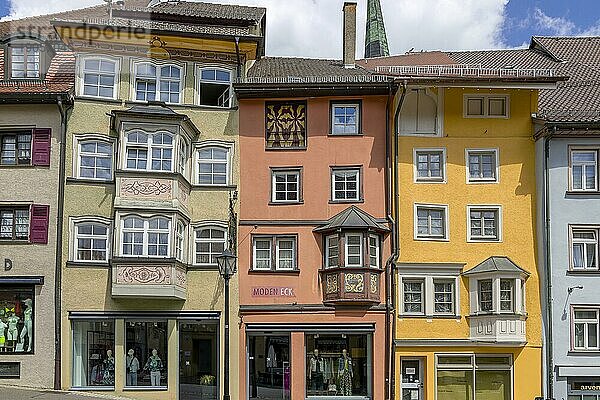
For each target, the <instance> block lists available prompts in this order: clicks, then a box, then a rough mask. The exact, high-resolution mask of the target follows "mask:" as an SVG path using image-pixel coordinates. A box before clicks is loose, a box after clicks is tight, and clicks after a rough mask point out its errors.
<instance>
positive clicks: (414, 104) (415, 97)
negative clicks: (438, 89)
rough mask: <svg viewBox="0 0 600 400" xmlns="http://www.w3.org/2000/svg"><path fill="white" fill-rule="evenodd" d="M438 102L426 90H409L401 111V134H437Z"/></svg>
mask: <svg viewBox="0 0 600 400" xmlns="http://www.w3.org/2000/svg"><path fill="white" fill-rule="evenodd" d="M437 109H438V107H437V102H436V100H435V98H434V97H433V96H432V95H431V94H430V93H428V92H427V91H426V90H425V89H409V90H408V91H407V93H406V96H405V98H404V103H403V104H402V109H401V111H400V121H399V122H400V132H399V133H400V134H423V135H435V134H437V128H438V127H437Z"/></svg>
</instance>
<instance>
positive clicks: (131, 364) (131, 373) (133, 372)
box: [125, 349, 140, 386]
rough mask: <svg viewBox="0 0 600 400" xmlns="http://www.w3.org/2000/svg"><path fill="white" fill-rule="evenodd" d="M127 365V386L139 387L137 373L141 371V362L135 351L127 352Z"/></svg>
mask: <svg viewBox="0 0 600 400" xmlns="http://www.w3.org/2000/svg"><path fill="white" fill-rule="evenodd" d="M125 365H126V366H127V377H126V378H127V379H126V384H127V386H137V384H138V383H137V373H138V370H139V369H140V362H139V360H138V359H137V357H136V356H135V351H134V350H133V349H129V351H128V352H127V357H126V359H125Z"/></svg>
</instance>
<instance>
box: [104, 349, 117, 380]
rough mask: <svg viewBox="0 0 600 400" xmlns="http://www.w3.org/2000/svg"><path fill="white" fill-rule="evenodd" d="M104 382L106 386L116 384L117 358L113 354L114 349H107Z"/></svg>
mask: <svg viewBox="0 0 600 400" xmlns="http://www.w3.org/2000/svg"><path fill="white" fill-rule="evenodd" d="M102 383H103V384H104V385H106V386H113V385H114V384H115V358H114V357H113V355H112V350H106V360H104V376H103V378H102Z"/></svg>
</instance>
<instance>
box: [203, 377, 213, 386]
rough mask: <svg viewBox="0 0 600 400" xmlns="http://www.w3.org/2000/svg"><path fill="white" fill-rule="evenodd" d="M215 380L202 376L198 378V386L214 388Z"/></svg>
mask: <svg viewBox="0 0 600 400" xmlns="http://www.w3.org/2000/svg"><path fill="white" fill-rule="evenodd" d="M215 381H216V378H215V377H214V376H213V375H202V376H201V377H200V384H201V385H206V386H214V385H215Z"/></svg>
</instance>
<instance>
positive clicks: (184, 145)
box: [179, 137, 189, 177]
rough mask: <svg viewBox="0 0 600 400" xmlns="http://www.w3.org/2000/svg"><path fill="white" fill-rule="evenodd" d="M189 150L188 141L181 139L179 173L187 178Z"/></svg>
mask: <svg viewBox="0 0 600 400" xmlns="http://www.w3.org/2000/svg"><path fill="white" fill-rule="evenodd" d="M188 148H189V145H188V142H187V140H186V139H184V138H183V137H181V138H180V139H179V173H180V174H181V175H183V176H185V177H187V165H188Z"/></svg>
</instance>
